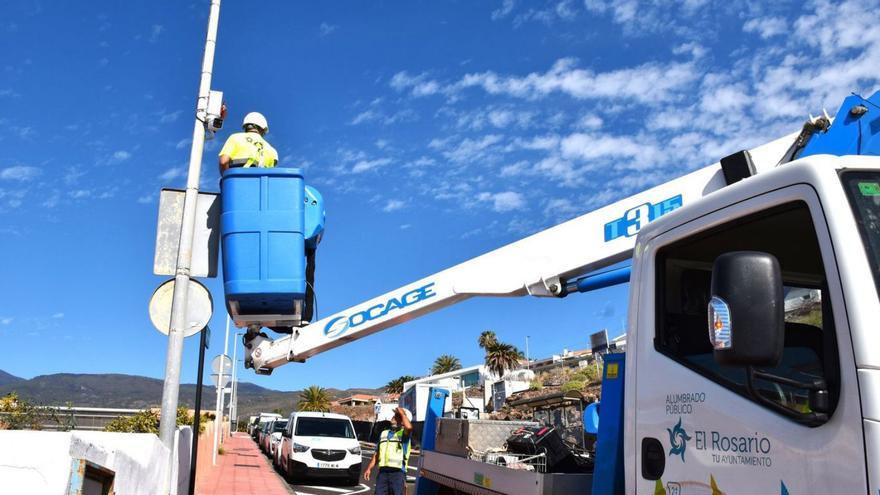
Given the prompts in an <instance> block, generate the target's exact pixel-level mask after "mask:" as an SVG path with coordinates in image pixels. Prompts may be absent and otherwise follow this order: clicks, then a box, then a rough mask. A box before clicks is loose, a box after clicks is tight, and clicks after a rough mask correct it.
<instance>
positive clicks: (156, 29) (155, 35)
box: [150, 24, 165, 43]
mask: <svg viewBox="0 0 880 495" xmlns="http://www.w3.org/2000/svg"><path fill="white" fill-rule="evenodd" d="M164 31H165V26H163V25H161V24H153V27H152V29H150V43H155V42H156V41H158V40H159V36H160V35H161V34H162V33H163V32H164Z"/></svg>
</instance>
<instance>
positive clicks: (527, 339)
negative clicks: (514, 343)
mask: <svg viewBox="0 0 880 495" xmlns="http://www.w3.org/2000/svg"><path fill="white" fill-rule="evenodd" d="M526 369H531V363H529V336H528V335H526Z"/></svg>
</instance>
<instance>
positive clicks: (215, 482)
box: [196, 433, 290, 495]
mask: <svg viewBox="0 0 880 495" xmlns="http://www.w3.org/2000/svg"><path fill="white" fill-rule="evenodd" d="M223 449H224V450H225V451H226V453H225V454H224V455H218V456H217V465H216V466H214V468H213V469H211V470H210V471H209V472H208V473H206V474H205V475H202V476H201V477H199V478H198V479H197V480H196V494H197V495H220V494H224V495H288V494H289V493H290V491H288V490H287V487H286V486H285V485H284V482H283V481H282V480H281V478H280V477H279V476H278V475H277V474H275V471H274V470H273V469H272V464H270V463H269V460H268V459H267V458H266V456H264V455H263V453H262V452H260V449H259V448H258V447H257V444H255V443H254V442H253V440H251V437H249V436H248V435H247V433H234V434H233V435H232V436H231V437H230V438H228V439H227V440H226V442H225V443H224V444H223Z"/></svg>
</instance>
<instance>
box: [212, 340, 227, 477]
mask: <svg viewBox="0 0 880 495" xmlns="http://www.w3.org/2000/svg"><path fill="white" fill-rule="evenodd" d="M211 371H213V373H211V380H212V381H213V382H214V386H216V387H217V401H216V402H215V403H214V453H213V454H212V456H211V464H212V465H214V466H216V465H217V447H218V445H217V443H218V441H219V440H218V437H219V435H220V432H219V430H221V429H223V424H224V422H223V399H224V398H225V396H226V394H225V393H224V390H225V389H226V385H228V384H229V381H230V378H231V377H230V374H231V373H232V360H231V359H229V356H227V355H226V354H221V355H219V356H217V357H215V358H214V360H213V361H211Z"/></svg>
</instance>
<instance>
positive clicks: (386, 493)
mask: <svg viewBox="0 0 880 495" xmlns="http://www.w3.org/2000/svg"><path fill="white" fill-rule="evenodd" d="M375 493H376V495H406V473H404V472H403V471H400V470H397V469H394V470H391V469H387V470H382V469H380V470H379V474H378V475H377V476H376V491H375Z"/></svg>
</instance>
